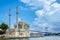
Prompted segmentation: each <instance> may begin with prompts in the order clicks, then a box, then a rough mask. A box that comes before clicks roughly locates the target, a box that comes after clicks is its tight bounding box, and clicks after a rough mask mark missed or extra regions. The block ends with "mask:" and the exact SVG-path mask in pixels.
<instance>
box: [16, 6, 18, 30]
mask: <svg viewBox="0 0 60 40" xmlns="http://www.w3.org/2000/svg"><path fill="white" fill-rule="evenodd" d="M16 24H17V27H16V28H17V29H18V5H17V6H16Z"/></svg>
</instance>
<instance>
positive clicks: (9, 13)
mask: <svg viewBox="0 0 60 40" xmlns="http://www.w3.org/2000/svg"><path fill="white" fill-rule="evenodd" d="M10 26H11V10H10V9H9V28H10Z"/></svg>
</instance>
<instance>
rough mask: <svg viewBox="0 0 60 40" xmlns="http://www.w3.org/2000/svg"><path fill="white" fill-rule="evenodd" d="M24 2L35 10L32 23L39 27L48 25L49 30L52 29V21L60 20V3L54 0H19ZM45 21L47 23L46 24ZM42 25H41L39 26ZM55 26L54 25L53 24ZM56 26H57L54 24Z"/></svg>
mask: <svg viewBox="0 0 60 40" xmlns="http://www.w3.org/2000/svg"><path fill="white" fill-rule="evenodd" d="M21 1H22V2H23V3H26V4H27V5H28V6H29V7H30V8H31V9H34V10H36V9H38V8H42V9H40V10H36V11H35V14H36V16H37V18H35V19H34V24H36V25H37V26H39V27H43V26H47V25H48V26H50V27H51V28H50V29H49V30H52V27H53V28H54V26H52V25H53V24H52V22H57V21H59V20H60V4H58V3H57V2H56V0H21ZM46 23H47V24H46ZM41 25H42V26H41ZM55 26H56V25H55ZM56 27H57V26H56Z"/></svg>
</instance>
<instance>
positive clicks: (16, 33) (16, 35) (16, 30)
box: [15, 5, 19, 37]
mask: <svg viewBox="0 0 60 40" xmlns="http://www.w3.org/2000/svg"><path fill="white" fill-rule="evenodd" d="M18 36H19V34H18V5H17V6H16V29H15V37H18Z"/></svg>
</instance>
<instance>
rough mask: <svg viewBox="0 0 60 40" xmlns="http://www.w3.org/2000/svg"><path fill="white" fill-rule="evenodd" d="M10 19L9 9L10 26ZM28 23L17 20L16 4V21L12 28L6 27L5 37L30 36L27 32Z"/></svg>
mask: <svg viewBox="0 0 60 40" xmlns="http://www.w3.org/2000/svg"><path fill="white" fill-rule="evenodd" d="M10 20H11V14H10V10H9V27H10V22H11V21H10ZM29 28H30V26H29V24H27V23H25V22H24V21H23V20H21V21H18V6H16V23H15V24H14V28H13V29H8V30H7V31H6V34H5V36H6V37H30V33H29Z"/></svg>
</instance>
